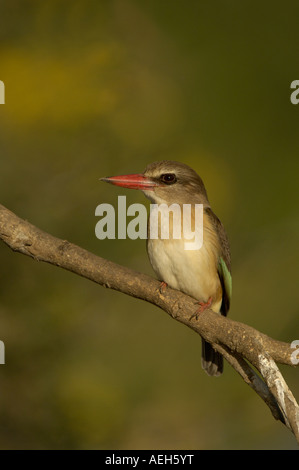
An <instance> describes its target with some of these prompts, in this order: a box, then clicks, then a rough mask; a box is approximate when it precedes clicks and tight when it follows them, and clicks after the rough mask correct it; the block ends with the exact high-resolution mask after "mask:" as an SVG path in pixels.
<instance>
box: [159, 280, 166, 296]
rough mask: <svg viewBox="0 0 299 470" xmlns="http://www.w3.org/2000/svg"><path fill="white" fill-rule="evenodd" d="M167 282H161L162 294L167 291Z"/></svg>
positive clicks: (160, 289)
mask: <svg viewBox="0 0 299 470" xmlns="http://www.w3.org/2000/svg"><path fill="white" fill-rule="evenodd" d="M167 285H168V284H167V283H166V282H164V281H161V284H160V287H159V292H160V294H164V292H165V291H166V287H167Z"/></svg>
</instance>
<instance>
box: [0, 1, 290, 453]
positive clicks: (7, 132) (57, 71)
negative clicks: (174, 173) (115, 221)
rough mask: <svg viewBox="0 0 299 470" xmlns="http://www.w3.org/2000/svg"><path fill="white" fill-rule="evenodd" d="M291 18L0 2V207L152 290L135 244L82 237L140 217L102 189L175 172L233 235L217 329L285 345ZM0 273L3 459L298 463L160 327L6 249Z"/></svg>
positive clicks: (148, 312)
mask: <svg viewBox="0 0 299 470" xmlns="http://www.w3.org/2000/svg"><path fill="white" fill-rule="evenodd" d="M298 17H299V3H298V2H297V1H295V0H293V1H285V2H283V3H281V2H270V1H265V2H257V1H255V0H254V1H252V0H251V1H247V0H245V1H243V2H239V1H237V0H234V1H232V0H226V1H218V2H208V1H207V0H206V1H203V0H197V1H191V0H189V1H188V2H186V1H184V2H183V1H182V0H177V1H169V0H163V1H161V0H148V1H145V0H138V1H137V0H100V1H95V0H94V1H91V0H87V1H83V0H80V1H78V0H72V1H66V0H64V1H61V0H60V1H58V0H43V1H38V0H31V1H30V0H26V1H21V0H9V1H8V0H2V1H1V4H0V37H1V43H0V65H1V69H0V70H1V76H0V79H1V80H3V81H4V83H5V86H6V97H5V98H6V104H5V105H3V106H0V126H1V132H0V154H1V172H0V188H1V203H2V204H4V205H5V206H7V207H8V208H9V209H11V210H12V211H14V212H15V213H16V214H18V215H19V216H20V217H23V218H25V219H27V220H29V221H30V222H31V223H33V224H36V225H37V226H38V227H40V228H41V229H43V230H45V231H48V232H50V233H51V234H53V235H55V236H57V237H60V238H62V239H67V240H69V241H71V242H74V243H76V244H78V245H80V246H82V247H84V248H86V249H88V250H90V251H92V252H94V253H96V254H98V255H100V256H102V257H106V258H108V259H110V260H113V261H116V262H118V263H120V264H123V265H126V266H129V267H131V268H133V269H137V270H139V271H143V272H145V273H148V274H153V273H152V270H151V267H150V265H149V261H148V259H147V255H146V250H145V242H144V240H137V241H131V240H110V241H109V240H104V241H99V240H97V239H96V237H95V234H94V229H95V224H96V222H97V219H96V217H95V214H94V212H95V208H96V206H97V205H98V204H100V203H102V202H109V203H111V204H116V202H117V196H118V195H119V194H125V195H126V196H127V202H128V204H131V203H133V202H145V199H144V198H143V196H142V194H138V193H137V192H135V191H125V190H121V191H120V188H115V187H112V186H109V185H105V184H103V183H100V182H99V181H98V178H99V177H101V176H107V175H113V174H122V173H134V172H141V171H143V169H144V168H145V166H146V165H147V164H148V163H150V162H152V161H155V160H161V159H171V160H179V161H182V162H185V163H187V164H189V165H190V166H192V167H193V168H194V169H195V170H196V171H197V172H198V173H199V174H200V175H201V176H202V178H203V180H204V181H205V184H206V187H207V190H208V194H209V197H210V201H211V204H212V207H213V208H214V210H215V212H216V213H217V214H218V215H219V217H220V218H221V219H222V221H223V223H224V225H225V226H226V228H227V231H228V234H229V237H230V241H231V246H232V262H233V284H234V288H233V302H232V308H231V312H230V316H231V317H232V318H234V319H236V320H239V321H242V322H245V323H248V324H250V325H252V326H254V327H256V328H257V329H259V330H261V331H263V332H265V333H267V334H269V335H270V336H272V337H275V338H277V339H280V340H284V341H292V340H294V339H299V320H298V304H299V289H298V274H297V272H298V262H299V256H298V233H299V224H298V222H299V218H298V211H297V206H298V202H299V201H298V154H299V138H298V131H299V106H298V107H297V106H294V105H292V104H291V102H290V94H291V90H290V83H291V81H293V80H295V79H299V65H298V64H299V62H298V57H299V30H298ZM0 259H1V270H0V318H1V329H0V331H1V332H0V339H1V340H3V341H4V342H5V346H6V364H5V365H3V366H1V367H0V403H1V404H0V447H1V448H2V449H20V448H22V449H23V448H24V449H65V448H68V449H90V448H96V449H108V448H109V449H141V448H144V449H179V448H180V449H242V448H243V449H262V448H271V449H275V448H278V449H291V448H296V443H295V439H294V438H293V436H292V435H291V433H290V432H289V431H288V430H287V429H286V428H285V427H284V426H282V425H281V424H279V423H277V422H275V421H274V419H273V418H272V416H271V414H270V412H269V411H268V409H267V408H266V406H265V405H264V403H263V402H262V401H261V400H260V399H259V398H258V397H257V395H256V394H255V393H254V392H252V391H251V390H250V388H249V387H248V386H246V385H245V384H244V383H243V382H242V380H241V379H240V378H239V376H237V374H236V373H235V372H234V371H233V370H232V369H231V368H230V367H229V366H226V368H225V373H224V375H223V376H222V377H221V378H219V379H213V378H209V377H208V376H207V375H206V374H205V373H204V372H203V371H202V370H201V366H200V354H201V345H200V338H199V337H198V336H197V335H196V334H194V332H192V331H191V330H189V329H187V328H185V327H183V326H182V325H181V324H179V323H177V322H175V321H173V320H171V319H170V318H169V317H168V316H167V315H166V314H164V313H163V312H162V311H160V310H158V309H157V308H155V307H154V306H152V305H149V304H146V303H144V302H141V301H139V300H136V299H133V298H130V297H126V296H124V295H122V294H119V293H117V292H113V291H109V290H105V289H103V288H101V287H99V286H97V285H95V284H93V283H91V282H88V281H87V280H85V279H82V278H80V277H77V276H75V275H73V274H71V273H68V272H64V271H62V270H59V269H57V268H54V267H52V266H50V265H46V264H42V263H36V262H34V261H33V260H32V259H29V258H27V257H25V256H22V255H19V254H14V253H13V252H11V251H10V250H9V249H8V248H7V247H6V246H5V245H4V244H1V245H0ZM281 369H282V371H283V373H284V375H285V377H286V379H287V381H288V384H289V386H290V388H291V389H292V390H293V392H294V394H295V396H297V398H298V397H299V382H298V371H297V370H295V369H292V368H290V367H282V368H281Z"/></svg>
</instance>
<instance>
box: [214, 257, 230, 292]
mask: <svg viewBox="0 0 299 470" xmlns="http://www.w3.org/2000/svg"><path fill="white" fill-rule="evenodd" d="M218 269H219V274H220V276H221V277H222V279H223V281H224V287H225V290H226V294H227V297H228V298H229V300H231V298H232V287H233V282H232V275H231V273H230V272H229V270H228V268H227V266H226V263H225V261H224V259H223V258H219V265H218Z"/></svg>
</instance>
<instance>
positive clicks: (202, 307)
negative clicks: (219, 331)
mask: <svg viewBox="0 0 299 470" xmlns="http://www.w3.org/2000/svg"><path fill="white" fill-rule="evenodd" d="M212 301H213V299H212V297H209V299H208V301H207V302H196V303H197V304H198V305H199V307H198V309H197V310H196V312H194V313H193V315H191V317H190V320H192V318H194V317H195V318H196V320H198V315H200V314H201V313H202V312H204V311H205V310H206V309H207V308H210V307H211V305H212Z"/></svg>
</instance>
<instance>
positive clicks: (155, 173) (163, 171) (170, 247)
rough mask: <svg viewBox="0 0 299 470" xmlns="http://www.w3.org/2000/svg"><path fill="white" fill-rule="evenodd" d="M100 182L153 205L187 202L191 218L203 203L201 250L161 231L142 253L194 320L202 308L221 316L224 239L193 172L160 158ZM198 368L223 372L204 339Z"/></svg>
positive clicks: (225, 288) (225, 300) (228, 278)
mask: <svg viewBox="0 0 299 470" xmlns="http://www.w3.org/2000/svg"><path fill="white" fill-rule="evenodd" d="M101 180H102V181H105V182H107V183H111V184H114V185H116V186H121V187H124V188H129V189H138V190H141V191H142V192H143V193H144V195H145V196H146V197H147V198H148V199H150V201H151V202H152V203H153V204H158V206H162V205H164V206H163V207H165V205H166V207H170V206H171V205H172V204H178V205H179V206H180V207H183V205H184V204H189V205H191V208H192V212H191V214H192V215H191V218H192V219H194V207H195V204H201V205H202V208H203V226H202V228H203V241H202V245H201V247H200V248H198V249H196V250H186V249H185V244H184V242H185V241H186V240H184V234H182V237H181V238H180V239H177V238H175V237H171V235H170V236H169V238H168V239H163V238H162V237H161V232H160V236H158V237H157V238H151V237H150V236H148V238H147V253H148V257H149V260H150V263H151V265H152V268H153V270H154V271H155V273H156V275H157V277H158V279H159V280H160V281H161V288H162V291H163V289H166V288H167V286H169V287H171V288H173V289H176V290H179V291H181V292H183V293H185V294H187V295H189V296H191V297H193V298H194V299H195V300H197V301H198V304H199V307H198V309H197V310H196V312H195V316H197V315H200V313H202V312H203V311H204V310H205V309H207V308H211V309H212V310H213V311H215V312H216V313H220V314H221V315H225V316H226V315H227V314H228V311H229V308H230V303H231V296H232V275H231V254H230V245H229V240H228V236H227V233H226V231H225V228H224V226H223V224H222V223H221V221H220V219H219V218H218V217H217V216H216V214H215V213H214V212H213V210H212V209H211V205H210V202H209V199H208V195H207V191H206V188H205V185H204V183H203V180H202V178H201V177H200V176H199V175H198V174H197V173H196V171H195V170H193V169H192V168H191V167H190V166H188V165H186V164H185V163H181V162H177V161H170V160H159V161H157V162H154V163H150V164H149V165H148V166H147V167H146V169H145V171H144V172H143V173H142V174H140V173H139V174H129V175H121V176H112V177H105V178H101ZM149 218H151V214H150V216H149ZM169 220H170V222H169V223H170V224H171V223H172V224H174V223H176V222H175V219H174V216H173V218H172V219H169ZM171 221H172V222H171ZM149 222H150V221H149ZM160 223H161V218H160ZM178 223H180V222H178ZM148 225H149V224H148ZM180 229H181V230H182V227H180ZM201 364H202V368H203V369H204V370H205V372H206V373H207V374H208V375H210V376H216V377H217V376H220V375H221V374H222V372H223V356H222V355H221V354H220V353H219V352H217V351H216V350H215V349H214V348H213V347H212V345H211V344H210V343H208V342H207V341H205V340H204V339H203V338H202V359H201Z"/></svg>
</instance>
